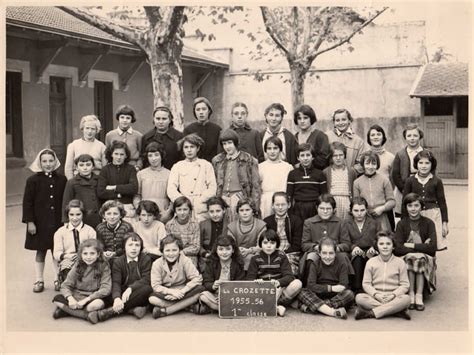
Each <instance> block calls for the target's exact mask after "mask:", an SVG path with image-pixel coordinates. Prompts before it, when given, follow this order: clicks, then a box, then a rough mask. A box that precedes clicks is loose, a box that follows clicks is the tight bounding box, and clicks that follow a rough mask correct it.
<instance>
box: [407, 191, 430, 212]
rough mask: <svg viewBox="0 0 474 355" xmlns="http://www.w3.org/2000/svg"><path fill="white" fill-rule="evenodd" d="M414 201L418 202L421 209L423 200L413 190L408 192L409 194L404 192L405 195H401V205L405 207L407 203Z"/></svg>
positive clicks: (423, 205)
mask: <svg viewBox="0 0 474 355" xmlns="http://www.w3.org/2000/svg"><path fill="white" fill-rule="evenodd" d="M415 201H419V202H420V204H421V209H423V208H424V207H425V203H424V202H423V199H422V198H421V196H420V195H418V194H417V193H414V192H410V193H409V194H406V195H405V197H403V201H402V206H403V207H405V208H406V207H407V205H408V204H409V203H413V202H415Z"/></svg>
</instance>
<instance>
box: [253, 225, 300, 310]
mask: <svg viewBox="0 0 474 355" xmlns="http://www.w3.org/2000/svg"><path fill="white" fill-rule="evenodd" d="M258 246H259V247H260V248H261V251H260V252H259V253H258V254H257V255H255V256H253V257H252V259H251V260H250V265H249V269H248V271H247V275H246V277H245V278H246V279H247V280H255V282H257V283H263V282H265V281H270V282H271V283H272V285H274V286H275V287H276V288H277V301H278V304H279V305H278V306H277V312H278V315H279V316H281V317H283V316H284V315H285V311H286V308H285V306H288V305H290V303H291V302H292V301H293V299H294V298H295V297H296V296H297V295H298V293H299V292H300V290H301V287H302V284H301V281H300V280H298V279H296V278H295V276H294V275H293V272H292V271H291V266H290V263H289V261H288V258H287V257H286V255H285V253H284V252H282V251H281V250H278V248H279V247H280V237H279V236H278V234H276V232H275V231H274V230H272V229H269V230H266V231H265V232H263V233H262V234H261V235H260V237H259V238H258Z"/></svg>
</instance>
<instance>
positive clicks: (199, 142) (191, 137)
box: [178, 133, 204, 151]
mask: <svg viewBox="0 0 474 355" xmlns="http://www.w3.org/2000/svg"><path fill="white" fill-rule="evenodd" d="M185 142H188V143H190V144H192V145H195V146H196V147H198V148H199V149H200V148H201V147H202V146H203V145H204V140H203V139H202V138H201V137H199V136H198V135H197V134H196V133H190V134H188V135H187V136H184V137H183V138H181V139H180V140H179V141H178V149H179V150H181V151H182V150H183V146H184V143H185Z"/></svg>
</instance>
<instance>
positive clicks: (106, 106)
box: [94, 81, 114, 143]
mask: <svg viewBox="0 0 474 355" xmlns="http://www.w3.org/2000/svg"><path fill="white" fill-rule="evenodd" d="M112 89H113V87H112V83H111V82H106V81H94V112H95V115H96V116H97V117H98V118H99V120H100V123H101V125H102V131H101V132H100V134H99V137H98V138H99V139H100V140H101V141H102V142H104V143H105V135H106V134H107V132H108V131H110V130H112V129H113V128H114V121H113V120H114V117H113V116H114V114H113V102H112Z"/></svg>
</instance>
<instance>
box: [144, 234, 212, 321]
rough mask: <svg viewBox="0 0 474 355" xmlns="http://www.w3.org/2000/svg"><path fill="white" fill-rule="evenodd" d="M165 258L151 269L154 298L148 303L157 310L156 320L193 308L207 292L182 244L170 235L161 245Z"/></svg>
mask: <svg viewBox="0 0 474 355" xmlns="http://www.w3.org/2000/svg"><path fill="white" fill-rule="evenodd" d="M160 249H161V253H162V254H163V257H161V258H159V259H157V260H155V262H154V263H153V265H152V267H151V287H152V288H153V294H152V295H151V296H150V298H149V299H148V300H149V302H150V303H151V304H152V305H153V306H155V307H154V308H153V313H152V315H153V318H159V317H164V316H169V315H171V314H173V313H176V312H178V311H180V310H182V309H185V308H187V307H189V306H192V305H193V304H195V303H196V302H198V300H199V295H200V293H201V292H202V291H204V287H203V286H202V276H201V274H199V271H198V270H197V269H196V266H194V264H193V262H192V261H191V260H190V259H189V258H188V257H187V256H186V255H184V254H183V253H182V250H183V242H182V241H181V239H180V238H179V237H176V236H173V235H168V236H167V237H165V239H163V241H162V242H161V245H160Z"/></svg>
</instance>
